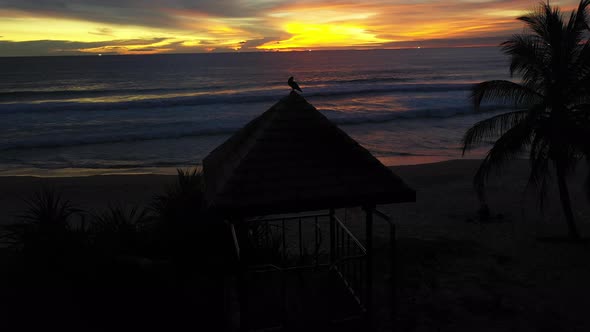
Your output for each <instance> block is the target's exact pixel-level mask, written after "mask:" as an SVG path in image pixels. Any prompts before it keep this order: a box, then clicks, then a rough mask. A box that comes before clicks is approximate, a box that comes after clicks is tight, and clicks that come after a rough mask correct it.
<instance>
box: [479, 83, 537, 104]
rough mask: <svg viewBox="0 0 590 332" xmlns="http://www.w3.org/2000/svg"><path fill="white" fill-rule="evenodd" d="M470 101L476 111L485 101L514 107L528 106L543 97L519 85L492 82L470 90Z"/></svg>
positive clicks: (480, 84)
mask: <svg viewBox="0 0 590 332" xmlns="http://www.w3.org/2000/svg"><path fill="white" fill-rule="evenodd" d="M471 99H472V100H473V104H474V106H475V109H476V110H478V109H479V107H480V105H481V103H482V102H486V101H494V102H499V103H502V104H513V105H515V106H518V105H530V104H534V103H537V102H540V101H541V100H543V95H541V94H540V93H538V92H536V91H534V90H532V89H530V88H528V87H526V86H524V85H521V84H517V83H514V82H510V81H504V80H494V81H486V82H482V83H479V84H476V85H475V86H474V87H473V89H472V92H471Z"/></svg>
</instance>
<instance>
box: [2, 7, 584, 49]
mask: <svg viewBox="0 0 590 332" xmlns="http://www.w3.org/2000/svg"><path fill="white" fill-rule="evenodd" d="M121 2H122V3H125V2H126V1H125V0H121ZM162 2H166V1H162ZM97 3H98V2H97ZM170 3H171V4H172V3H173V2H172V1H171V2H170ZM236 3H242V4H243V3H244V2H239V1H238V2H236ZM575 3H576V1H573V0H566V1H562V3H560V4H559V5H560V6H562V8H563V9H564V11H566V10H570V9H571V7H573V6H574V5H575ZM248 4H249V6H250V7H244V8H245V10H244V15H240V14H241V13H240V12H238V13H232V14H231V15H227V16H224V15H223V14H221V13H220V12H219V10H217V11H215V12H214V13H213V11H212V12H211V13H208V12H207V11H206V10H205V9H206V8H199V9H198V10H197V9H185V8H168V9H167V8H159V7H158V8H155V7H154V9H153V11H151V10H147V9H145V8H138V9H137V10H138V12H137V18H138V19H137V20H129V21H128V20H126V19H124V18H123V19H120V20H118V21H117V20H114V19H113V18H112V16H109V15H106V14H108V13H109V10H113V13H118V12H117V11H115V9H109V8H106V9H105V8H103V7H97V6H100V5H94V6H91V7H89V8H91V9H89V11H87V12H83V11H81V9H80V8H82V7H80V8H78V7H72V8H73V9H75V11H72V12H65V11H64V12H63V13H62V12H60V10H62V9H60V8H56V9H54V10H46V9H44V10H43V11H41V10H39V11H35V10H31V9H29V8H24V9H23V8H17V9H14V8H2V7H0V42H9V43H10V44H7V45H8V46H4V47H7V48H8V47H11V46H14V47H16V46H18V44H19V43H22V42H29V43H35V42H38V41H55V43H54V44H55V45H53V46H51V47H52V48H50V49H45V50H44V52H46V53H48V54H54V53H55V54H60V52H71V53H76V52H77V53H117V54H146V53H171V52H180V53H185V52H209V51H237V50H242V51H244V50H247V51H252V50H261V51H273V50H302V49H330V48H332V49H333V48H338V49H340V48H389V47H392V48H394V47H395V43H399V42H405V43H406V45H411V43H412V42H416V45H418V44H419V43H420V42H421V41H423V40H440V39H453V38H455V39H457V38H469V39H470V40H472V39H475V40H474V41H473V43H475V44H478V43H477V40H476V39H477V38H484V37H494V36H507V35H510V34H511V33H514V32H519V31H522V23H520V22H518V21H516V20H515V18H516V17H517V16H521V15H523V14H526V13H527V12H529V11H530V10H531V9H532V8H533V6H534V4H533V3H531V2H530V1H528V0H515V1H513V2H506V1H500V0H486V1H475V2H474V1H470V0H449V1H447V2H444V3H441V2H439V1H434V0H423V1H419V2H415V3H414V2H411V3H408V2H407V1H395V0H392V1H387V2H384V1H377V0H375V1H370V0H368V1H364V2H362V3H357V2H352V1H351V2H347V1H336V0H332V1H331V0H323V1H311V0H307V1H302V2H298V3H297V4H294V3H292V2H288V1H286V0H273V1H261V0H259V1H256V0H253V1H250V2H248ZM250 4H251V5H250ZM256 4H259V5H260V10H259V11H253V10H252V6H254V7H255V5H256ZM0 6H2V5H0ZM96 8H100V11H98V12H99V13H102V11H104V12H105V15H106V16H105V19H104V20H102V19H101V18H100V15H97V14H96V11H97V10H98V9H96ZM70 9H71V8H70ZM82 9H84V8H82ZM116 10H119V9H118V8H116ZM146 13H147V14H146ZM85 15H86V16H85ZM129 15H130V16H129V17H130V18H136V16H134V13H133V12H131V14H129ZM141 15H147V16H146V18H145V19H141V18H142V16H141ZM158 15H160V16H161V17H160V16H158ZM152 16H154V17H155V18H153V17H152ZM154 20H156V21H154ZM157 20H161V21H162V24H161V25H159V24H156V23H154V22H159V21H157ZM56 45H57V46H56ZM1 50H2V49H1V48H0V52H1ZM2 55H3V54H1V53H0V56H2Z"/></svg>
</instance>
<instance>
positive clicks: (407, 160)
mask: <svg viewBox="0 0 590 332" xmlns="http://www.w3.org/2000/svg"><path fill="white" fill-rule="evenodd" d="M377 159H379V160H380V161H381V162H382V163H383V164H384V165H385V166H388V167H395V166H413V165H426V164H436V163H441V162H445V161H454V160H480V159H481V158H459V159H453V158H449V157H445V156H395V157H377ZM193 167H197V168H201V164H196V165H178V166H174V167H133V168H116V167H111V168H56V169H48V168H18V169H11V170H10V169H9V170H0V178H2V177H33V178H76V177H89V176H101V175H125V176H126V175H176V170H177V169H179V168H180V169H191V168H193Z"/></svg>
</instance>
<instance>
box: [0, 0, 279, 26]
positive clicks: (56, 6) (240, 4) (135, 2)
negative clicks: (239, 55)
mask: <svg viewBox="0 0 590 332" xmlns="http://www.w3.org/2000/svg"><path fill="white" fill-rule="evenodd" d="M278 2H281V1H280V0H276V1H262V2H258V1H242V0H152V1H144V0H79V1H60V0H43V1H39V0H4V1H0V6H1V9H3V10H12V11H21V12H27V13H32V14H36V15H43V16H48V17H67V18H75V19H81V20H88V21H94V22H103V23H115V24H132V25H141V26H153V27H168V28H171V27H179V26H180V25H181V23H180V22H178V21H177V19H176V17H175V15H174V13H178V12H186V13H188V14H189V15H190V14H195V15H196V14H198V13H201V14H206V15H211V16H216V17H230V18H240V17H253V16H256V15H257V14H259V13H260V12H261V11H263V10H265V9H266V8H268V7H270V6H271V5H273V4H274V3H278Z"/></svg>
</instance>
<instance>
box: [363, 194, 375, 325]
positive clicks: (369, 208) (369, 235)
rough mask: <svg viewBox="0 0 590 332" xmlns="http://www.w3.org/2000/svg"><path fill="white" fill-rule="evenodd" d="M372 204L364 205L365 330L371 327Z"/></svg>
mask: <svg viewBox="0 0 590 332" xmlns="http://www.w3.org/2000/svg"><path fill="white" fill-rule="evenodd" d="M374 209H375V207H374V206H366V207H365V214H366V232H367V234H366V237H367V248H366V249H367V300H366V302H367V304H366V308H367V330H372V329H373V210H374Z"/></svg>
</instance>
